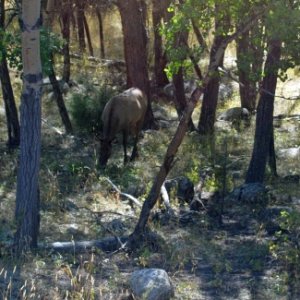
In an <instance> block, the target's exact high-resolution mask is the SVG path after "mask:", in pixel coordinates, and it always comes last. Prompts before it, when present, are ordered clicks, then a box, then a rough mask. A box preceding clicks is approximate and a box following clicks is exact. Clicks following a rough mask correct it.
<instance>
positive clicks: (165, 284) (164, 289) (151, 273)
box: [130, 268, 174, 300]
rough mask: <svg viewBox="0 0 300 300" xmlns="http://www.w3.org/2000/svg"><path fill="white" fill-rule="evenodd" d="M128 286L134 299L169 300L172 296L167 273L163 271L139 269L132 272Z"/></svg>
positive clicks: (172, 290)
mask: <svg viewBox="0 0 300 300" xmlns="http://www.w3.org/2000/svg"><path fill="white" fill-rule="evenodd" d="M130 286H131V289H132V291H133V294H134V297H135V298H134V299H141V300H142V299H143V300H169V299H171V298H172V297H173V296H174V289H173V286H172V285H171V282H170V279H169V276H168V274H167V272H166V271H165V270H163V269H154V268H151V269H141V270H137V271H135V272H133V273H132V274H131V278H130Z"/></svg>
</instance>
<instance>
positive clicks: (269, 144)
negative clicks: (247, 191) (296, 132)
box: [245, 40, 281, 183]
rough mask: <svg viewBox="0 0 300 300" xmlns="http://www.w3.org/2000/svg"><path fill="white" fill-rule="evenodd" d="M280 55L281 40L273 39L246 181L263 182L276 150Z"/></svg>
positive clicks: (265, 71) (266, 66) (270, 43)
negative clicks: (275, 113) (274, 119)
mask: <svg viewBox="0 0 300 300" xmlns="http://www.w3.org/2000/svg"><path fill="white" fill-rule="evenodd" d="M280 55H281V42H280V41H279V40H271V41H270V42H269V50H268V54H267V59H266V63H265V70H264V73H265V74H266V75H265V77H264V79H263V82H262V86H261V91H260V99H259V103H258V107H257V116H256V128H255V139H254V146H253V151H252V157H251V161H250V165H249V168H248V171H247V175H246V181H245V182H246V183H251V182H260V183H262V182H263V181H264V175H265V169H266V163H267V158H268V156H269V154H270V153H272V152H273V151H274V132H273V130H274V129H273V111H274V95H275V91H276V85H277V76H278V68H279V62H280ZM272 149H273V150H272ZM272 159H273V167H272V169H273V170H274V159H275V156H274V157H272ZM275 171H276V166H275Z"/></svg>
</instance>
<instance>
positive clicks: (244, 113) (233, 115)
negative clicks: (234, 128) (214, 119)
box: [218, 107, 250, 122]
mask: <svg viewBox="0 0 300 300" xmlns="http://www.w3.org/2000/svg"><path fill="white" fill-rule="evenodd" d="M249 117H250V112H249V111H248V109H247V108H244V107H232V108H229V109H227V110H226V111H224V112H223V113H221V114H220V116H219V117H218V120H221V121H227V122H234V121H240V120H243V119H244V120H247V119H249Z"/></svg>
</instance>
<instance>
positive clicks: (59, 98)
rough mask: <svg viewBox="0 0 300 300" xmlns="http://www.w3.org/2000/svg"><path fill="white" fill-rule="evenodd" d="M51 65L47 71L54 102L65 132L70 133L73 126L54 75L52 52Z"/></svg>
mask: <svg viewBox="0 0 300 300" xmlns="http://www.w3.org/2000/svg"><path fill="white" fill-rule="evenodd" d="M50 60H51V66H50V70H49V73H48V76H49V79H50V82H51V85H52V89H53V93H54V96H55V99H56V104H57V107H58V111H59V114H60V117H61V120H62V123H63V124H64V127H65V130H66V133H69V134H70V133H72V132H73V128H72V124H71V121H70V118H69V114H68V111H67V108H66V105H65V101H64V98H63V94H62V91H61V88H60V86H59V82H58V81H57V79H56V75H55V71H54V69H53V61H54V60H53V54H51V58H50Z"/></svg>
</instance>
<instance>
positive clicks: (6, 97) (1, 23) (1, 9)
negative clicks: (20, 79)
mask: <svg viewBox="0 0 300 300" xmlns="http://www.w3.org/2000/svg"><path fill="white" fill-rule="evenodd" d="M4 28H5V0H0V29H2V30H5V29H4ZM0 51H1V53H0V56H1V59H0V82H1V88H2V96H3V101H4V105H5V112H6V122H7V134H8V141H7V145H8V147H16V146H19V144H20V124H19V118H18V111H17V107H16V102H15V97H14V92H13V89H12V85H11V81H10V77H9V70H8V67H7V61H6V56H5V51H4V49H1V50H0Z"/></svg>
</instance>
